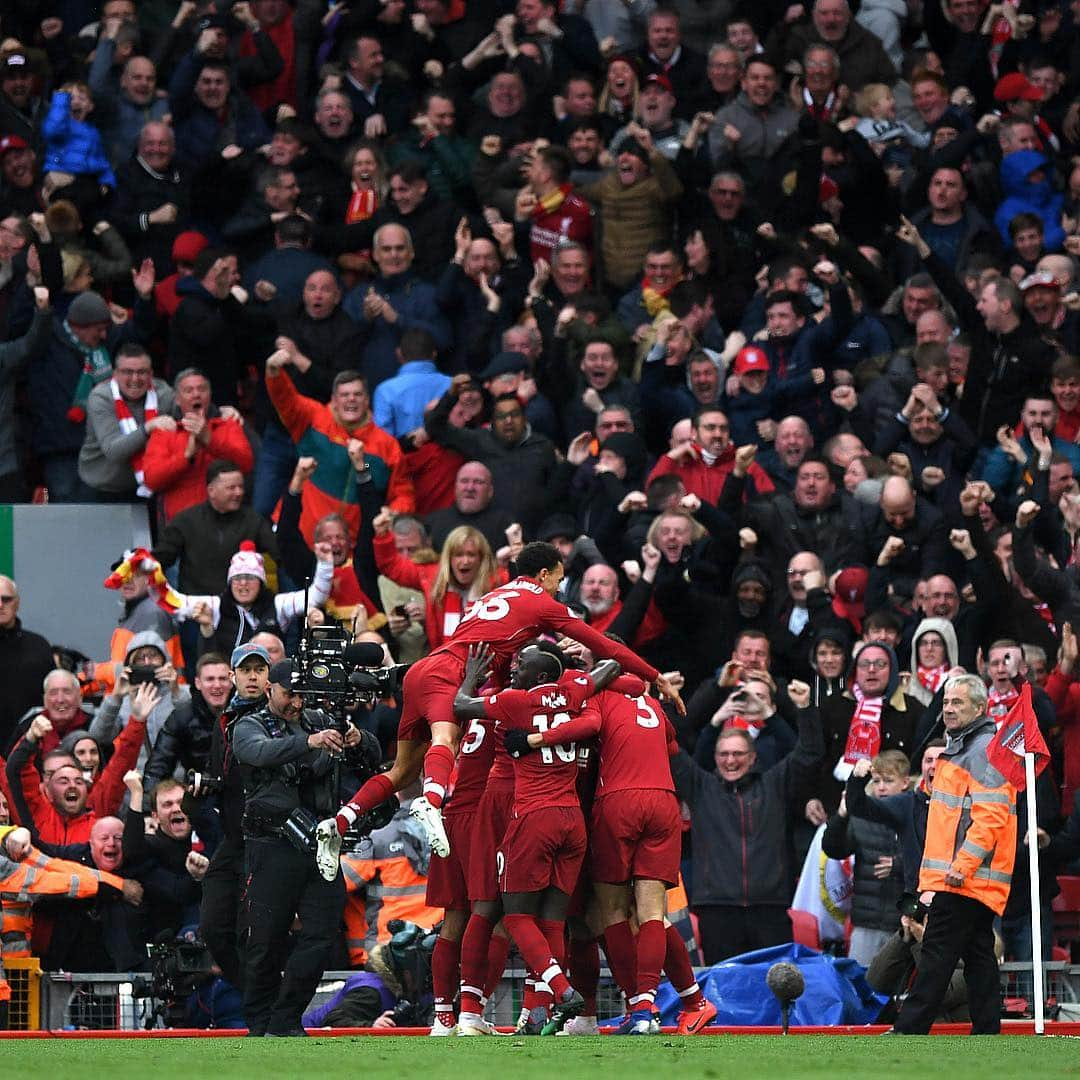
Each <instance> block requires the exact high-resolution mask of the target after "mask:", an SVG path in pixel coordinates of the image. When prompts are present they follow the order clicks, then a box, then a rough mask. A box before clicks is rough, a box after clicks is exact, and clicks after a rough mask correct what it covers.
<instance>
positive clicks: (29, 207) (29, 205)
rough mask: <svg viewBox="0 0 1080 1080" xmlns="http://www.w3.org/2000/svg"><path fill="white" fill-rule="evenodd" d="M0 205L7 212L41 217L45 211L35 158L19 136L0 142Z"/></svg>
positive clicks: (25, 142)
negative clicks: (0, 176)
mask: <svg viewBox="0 0 1080 1080" xmlns="http://www.w3.org/2000/svg"><path fill="white" fill-rule="evenodd" d="M0 175H2V181H0V206H3V207H5V209H6V211H7V212H8V213H15V214H24V215H25V216H26V217H29V216H30V215H31V214H40V213H41V212H42V211H43V210H44V209H45V207H44V205H43V204H42V201H41V194H40V191H39V188H40V186H41V178H40V177H39V176H38V174H37V155H36V154H35V153H34V151H33V148H32V147H31V146H30V144H29V143H28V142H27V141H26V140H25V139H23V138H20V137H19V136H18V135H5V136H4V137H3V138H2V139H0Z"/></svg>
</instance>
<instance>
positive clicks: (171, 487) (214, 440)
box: [143, 368, 255, 521]
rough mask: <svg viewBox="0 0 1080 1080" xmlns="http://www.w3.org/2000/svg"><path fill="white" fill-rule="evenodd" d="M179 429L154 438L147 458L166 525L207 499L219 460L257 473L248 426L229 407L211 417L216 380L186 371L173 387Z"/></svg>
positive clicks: (145, 472) (146, 469)
mask: <svg viewBox="0 0 1080 1080" xmlns="http://www.w3.org/2000/svg"><path fill="white" fill-rule="evenodd" d="M173 392H174V393H175V395H176V397H175V400H176V411H177V414H178V417H177V419H178V426H177V428H176V430H175V431H166V430H164V429H163V428H159V429H158V430H157V431H154V432H153V433H152V434H151V435H150V439H149V441H148V442H147V444H146V452H145V453H144V455H143V475H144V476H145V478H146V485H147V487H149V488H150V490H151V491H153V492H155V493H156V494H158V495H160V496H161V500H162V510H163V513H164V516H165V520H166V521H169V520H170V519H171V518H174V517H175V516H176V515H177V514H179V513H180V511H181V510H186V509H187V508H188V507H189V506H195V505H196V503H201V502H203V501H204V500H205V499H206V470H207V469H208V468H209V467H210V463H211V462H212V461H215V460H217V459H223V460H225V461H231V462H232V463H233V464H234V465H235V466H236V467H237V468H238V469H239V470H240V472H242V473H249V472H251V469H252V467H253V466H254V464H255V457H254V455H253V454H252V452H251V443H249V442H248V438H247V435H246V434H245V433H244V422H243V420H241V418H240V414H239V413H238V412H237V411H236V410H235V409H233V408H230V407H229V406H225V407H224V408H222V409H221V410H220V411H217V413H216V415H213V416H211V411H212V409H213V405H212V403H211V401H210V380H209V379H208V378H207V377H206V376H205V375H204V374H203V373H202V372H201V371H199V369H198V368H185V370H183V371H181V372H180V374H179V375H177V376H176V379H175V380H174V382H173Z"/></svg>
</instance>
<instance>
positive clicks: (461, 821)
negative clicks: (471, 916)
mask: <svg viewBox="0 0 1080 1080" xmlns="http://www.w3.org/2000/svg"><path fill="white" fill-rule="evenodd" d="M475 823H476V813H475V812H474V811H471V810H468V811H465V812H464V813H461V814H449V813H448V814H447V815H446V816H445V817H444V818H443V824H444V825H445V826H446V835H447V837H448V838H449V840H450V854H449V855H447V856H446V858H445V859H444V858H442V857H441V856H439V855H432V856H431V865H430V866H429V867H428V881H427V906H428V907H441V908H447V909H448V910H450V911H468V910H469V887H468V881H469V856H470V854H471V852H472V845H473V829H474V827H475Z"/></svg>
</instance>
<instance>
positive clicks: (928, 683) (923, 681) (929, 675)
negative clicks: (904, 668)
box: [915, 664, 949, 694]
mask: <svg viewBox="0 0 1080 1080" xmlns="http://www.w3.org/2000/svg"><path fill="white" fill-rule="evenodd" d="M948 674H949V665H948V664H942V665H941V666H940V667H931V668H928V667H923V666H922V664H920V665H919V666H918V668H916V670H915V676H916V678H917V679H918V680H919V685H920V686H921V687H922V688H923V689H924V690H929V691H930V693H931V694H936V693H937V692H938V691H939V690H940V689H941V684H942V683H943V682H944V681H945V677H946V676H947V675H948Z"/></svg>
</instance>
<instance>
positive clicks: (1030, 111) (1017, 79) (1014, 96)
mask: <svg viewBox="0 0 1080 1080" xmlns="http://www.w3.org/2000/svg"><path fill="white" fill-rule="evenodd" d="M1042 99H1043V92H1042V91H1041V90H1040V89H1039V88H1038V87H1037V86H1036V85H1035V84H1034V83H1033V82H1031V81H1030V80H1029V79H1028V77H1027V76H1026V75H1025V74H1024V73H1023V72H1022V71H1013V72H1010V73H1009V74H1008V75H1002V77H1001V78H1000V79H998V81H997V84H996V85H995V86H994V100H995V101H996V102H998V104H1000V105H1004V106H1005V115H1006V116H1007V117H1010V118H1017V119H1020V120H1028V121H1032V120H1034V119H1035V108H1036V105H1037V104H1038V102H1040V101H1042Z"/></svg>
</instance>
